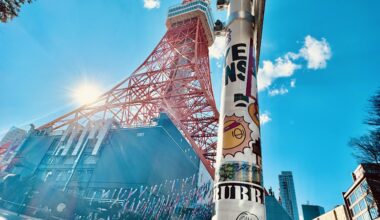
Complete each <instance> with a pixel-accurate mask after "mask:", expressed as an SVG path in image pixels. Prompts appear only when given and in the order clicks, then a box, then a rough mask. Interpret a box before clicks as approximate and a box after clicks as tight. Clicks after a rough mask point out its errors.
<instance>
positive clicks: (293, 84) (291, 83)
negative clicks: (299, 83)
mask: <svg viewBox="0 0 380 220" xmlns="http://www.w3.org/2000/svg"><path fill="white" fill-rule="evenodd" d="M290 87H292V88H295V87H296V79H292V80H290Z"/></svg>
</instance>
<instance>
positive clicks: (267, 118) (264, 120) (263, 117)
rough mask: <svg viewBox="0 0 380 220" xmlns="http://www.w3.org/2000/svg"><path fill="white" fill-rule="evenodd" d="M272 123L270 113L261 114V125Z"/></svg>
mask: <svg viewBox="0 0 380 220" xmlns="http://www.w3.org/2000/svg"><path fill="white" fill-rule="evenodd" d="M270 121H272V118H271V117H270V113H269V112H264V113H262V114H260V124H261V125H263V124H266V123H268V122H270Z"/></svg>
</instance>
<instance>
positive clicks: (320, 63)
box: [257, 35, 332, 91]
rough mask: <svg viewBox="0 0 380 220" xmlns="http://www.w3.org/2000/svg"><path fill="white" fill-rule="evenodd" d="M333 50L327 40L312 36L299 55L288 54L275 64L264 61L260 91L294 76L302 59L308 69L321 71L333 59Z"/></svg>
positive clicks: (294, 81) (307, 37) (259, 80)
mask: <svg viewBox="0 0 380 220" xmlns="http://www.w3.org/2000/svg"><path fill="white" fill-rule="evenodd" d="M331 56H332V55H331V48H330V46H329V43H328V42H327V41H326V39H324V38H322V39H321V40H317V39H315V38H313V37H312V36H310V35H307V36H306V37H305V42H304V45H303V46H302V48H301V49H300V50H299V52H298V53H293V52H288V53H286V54H285V55H284V56H282V57H279V58H277V59H276V60H275V61H274V62H272V61H270V60H264V61H263V66H262V68H259V72H258V79H257V81H258V90H259V91H263V90H265V89H267V88H269V87H270V86H271V85H272V83H273V82H274V81H275V80H276V79H277V78H287V77H291V76H293V74H294V73H295V71H296V70H297V69H301V68H302V65H301V64H298V63H297V61H299V60H300V59H301V58H302V59H304V60H305V61H306V62H307V68H308V69H313V70H317V69H321V68H325V67H326V66H327V61H328V60H329V59H331ZM295 85H296V80H295V79H293V80H292V81H291V82H290V87H292V88H294V87H295Z"/></svg>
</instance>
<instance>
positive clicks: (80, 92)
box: [73, 83, 101, 105]
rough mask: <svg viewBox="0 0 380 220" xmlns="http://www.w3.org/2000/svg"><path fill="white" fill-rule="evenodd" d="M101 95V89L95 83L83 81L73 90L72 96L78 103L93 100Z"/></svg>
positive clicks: (81, 103)
mask: <svg viewBox="0 0 380 220" xmlns="http://www.w3.org/2000/svg"><path fill="white" fill-rule="evenodd" d="M100 95H101V89H100V88H99V87H98V86H97V85H96V84H95V83H83V84H81V85H79V86H77V87H76V88H75V89H74V90H73V98H74V101H75V102H76V103H78V104H79V105H86V104H90V103H91V102H94V101H95V100H96V99H97V98H98V97H99V96H100Z"/></svg>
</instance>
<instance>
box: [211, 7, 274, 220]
mask: <svg viewBox="0 0 380 220" xmlns="http://www.w3.org/2000/svg"><path fill="white" fill-rule="evenodd" d="M257 1H263V0H255V1H252V0H230V1H226V0H218V8H219V9H223V8H228V20H227V22H226V24H225V25H224V29H223V30H224V31H223V32H224V33H225V35H226V49H225V54H224V55H225V57H224V68H223V80H222V82H223V84H222V95H221V108H220V119H219V131H218V145H217V159H216V167H215V171H216V174H215V185H214V201H215V216H214V219H217V220H224V219H226V220H227V219H228V220H232V219H233V220H235V219H236V220H243V219H247V220H248V219H249V220H265V219H266V217H265V206H264V188H263V179H262V160H261V142H260V120H259V105H258V91H257V67H256V65H257V60H258V54H259V48H260V45H259V43H258V42H260V40H261V30H260V34H259V35H258V34H257V33H258V32H257V27H256V24H255V20H257V19H256V18H255V16H254V15H253V13H254V11H256V10H255V6H254V5H253V4H255V5H257V4H256V3H257ZM260 28H261V27H260ZM258 38H260V40H258Z"/></svg>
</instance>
